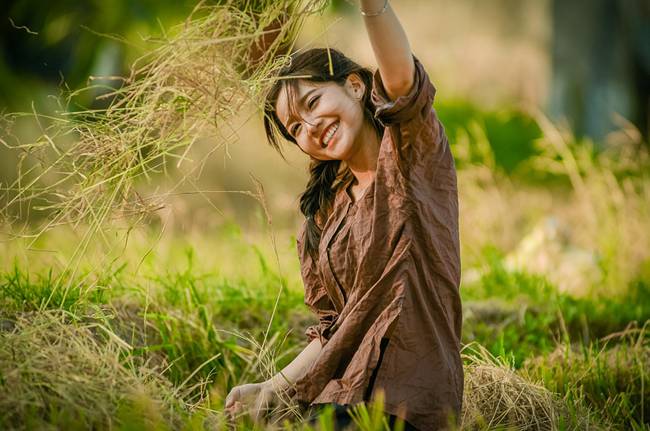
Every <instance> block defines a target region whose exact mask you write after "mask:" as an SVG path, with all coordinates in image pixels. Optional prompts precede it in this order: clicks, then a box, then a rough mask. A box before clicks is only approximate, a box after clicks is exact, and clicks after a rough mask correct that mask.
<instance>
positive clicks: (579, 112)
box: [549, 0, 650, 142]
mask: <svg viewBox="0 0 650 431" xmlns="http://www.w3.org/2000/svg"><path fill="white" fill-rule="evenodd" d="M552 17H553V30H554V31H553V35H554V38H553V82H552V87H551V97H550V106H549V110H550V114H551V116H552V117H553V118H554V119H555V120H559V119H560V118H566V119H567V120H568V121H569V124H570V126H571V127H572V129H573V131H574V132H575V133H576V134H577V135H578V136H589V137H591V138H593V139H594V140H596V141H597V142H603V140H604V138H605V136H606V135H607V133H609V132H611V131H613V130H615V129H617V128H619V127H617V126H616V125H615V124H614V122H613V121H612V113H614V112H616V113H618V114H620V115H622V116H623V117H625V118H626V119H628V120H630V121H632V122H633V123H634V124H635V125H636V126H637V127H638V128H639V129H640V131H641V133H642V134H643V136H645V137H646V140H647V136H648V126H649V123H650V111H649V108H650V106H649V105H650V1H648V0H553V12H552Z"/></svg>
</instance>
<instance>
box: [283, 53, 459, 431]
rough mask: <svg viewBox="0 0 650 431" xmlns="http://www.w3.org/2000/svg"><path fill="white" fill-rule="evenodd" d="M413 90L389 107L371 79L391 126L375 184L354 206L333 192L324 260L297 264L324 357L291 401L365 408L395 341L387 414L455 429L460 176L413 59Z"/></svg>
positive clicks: (384, 384) (344, 190) (380, 115)
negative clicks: (450, 420)
mask: <svg viewBox="0 0 650 431" xmlns="http://www.w3.org/2000/svg"><path fill="white" fill-rule="evenodd" d="M413 58H414V62H415V80H414V84H413V87H412V88H411V90H410V91H409V93H408V94H407V95H405V96H400V97H399V98H397V100H394V101H390V99H389V98H388V96H387V95H386V91H385V89H384V87H383V84H382V81H381V76H380V74H379V71H378V70H377V71H375V73H374V75H373V88H372V93H371V97H372V101H373V102H374V105H375V107H376V109H375V117H376V118H377V119H378V120H379V121H381V122H382V124H384V125H385V126H386V128H385V130H384V134H383V137H382V140H381V146H380V151H379V156H378V160H377V170H376V174H375V178H374V180H373V181H372V182H371V183H370V185H369V186H368V187H367V189H366V190H365V192H364V194H363V195H362V197H360V198H359V200H357V201H356V202H355V201H354V200H353V198H352V196H351V192H350V191H349V185H350V183H348V184H340V186H339V187H338V188H337V189H336V194H335V198H334V204H333V205H332V207H331V210H330V212H329V213H328V214H327V215H326V216H322V217H321V218H320V219H318V218H317V222H318V221H319V220H321V223H322V224H321V225H320V226H321V227H322V236H321V241H320V246H319V250H318V253H317V256H311V255H309V253H307V252H306V251H305V247H304V244H305V224H303V225H302V227H301V229H300V231H299V233H298V236H297V246H298V256H299V259H300V264H301V274H302V278H303V282H304V287H305V304H306V305H307V306H308V307H309V308H310V309H311V310H312V311H313V312H314V313H315V314H316V315H317V316H318V319H319V323H318V324H317V325H313V326H310V327H309V328H307V330H306V331H305V334H306V336H307V338H308V340H310V341H311V340H313V339H315V338H319V339H320V340H321V343H322V344H323V349H322V351H321V354H320V355H319V357H318V358H317V360H316V361H315V362H314V364H313V366H312V367H311V368H310V369H309V371H308V372H307V373H306V374H305V376H303V377H302V378H301V379H299V380H298V381H296V382H295V385H294V393H293V396H294V398H295V399H297V400H298V401H301V402H303V403H309V404H311V405H315V404H321V403H337V404H356V403H358V402H362V401H364V400H363V397H364V391H365V390H366V388H367V387H368V384H369V379H370V376H371V375H372V373H373V371H374V369H375V368H376V366H377V362H378V358H379V353H380V341H381V338H382V337H387V338H390V342H389V343H388V346H387V348H386V350H385V352H384V356H383V360H382V362H381V366H380V367H379V368H378V370H377V373H376V378H375V381H374V386H373V390H372V395H373V396H374V395H376V393H377V391H379V390H383V391H384V396H385V411H386V412H387V413H390V414H394V415H397V416H399V417H402V418H403V419H404V420H406V421H408V422H410V423H411V424H413V425H414V426H415V427H417V428H418V429H420V430H437V429H444V428H446V427H447V425H448V421H447V417H448V414H449V413H452V414H454V415H455V418H456V420H458V419H459V416H460V410H461V403H462V396H463V367H462V362H461V358H460V335H461V322H462V315H461V301H460V295H459V284H460V252H459V237H458V192H457V184H456V170H455V166H454V160H453V157H452V154H451V151H450V148H449V143H448V140H447V136H446V135H445V132H444V128H443V126H442V124H441V123H440V122H439V120H438V117H437V115H436V113H435V110H434V109H433V108H432V104H433V99H434V95H435V92H436V90H435V88H434V86H433V85H432V83H431V82H430V80H429V77H428V75H427V73H426V71H425V70H424V68H423V66H422V64H421V63H420V62H419V60H418V59H417V58H416V57H413Z"/></svg>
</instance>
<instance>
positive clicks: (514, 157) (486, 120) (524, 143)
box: [436, 101, 542, 178]
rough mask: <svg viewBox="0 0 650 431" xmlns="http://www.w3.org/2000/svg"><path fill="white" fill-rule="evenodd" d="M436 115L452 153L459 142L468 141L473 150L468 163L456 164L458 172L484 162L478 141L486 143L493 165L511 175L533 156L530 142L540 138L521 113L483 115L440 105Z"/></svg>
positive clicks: (463, 106) (468, 107)
mask: <svg viewBox="0 0 650 431" xmlns="http://www.w3.org/2000/svg"><path fill="white" fill-rule="evenodd" d="M436 112H437V114H438V117H439V118H440V121H441V122H442V123H443V124H444V126H445V132H446V133H447V136H448V138H449V142H450V143H451V145H452V149H453V146H454V145H455V144H456V143H457V142H459V141H462V140H468V141H469V145H470V147H471V148H473V149H474V150H473V154H471V155H470V157H469V159H468V160H462V161H460V163H459V168H462V167H463V162H479V163H480V162H484V160H483V159H482V158H481V156H480V152H477V151H476V150H477V149H476V147H477V145H478V144H479V141H480V140H481V139H485V140H486V141H487V142H488V144H489V146H490V148H491V150H492V152H493V153H494V161H495V163H496V165H497V166H498V167H499V168H501V169H503V171H504V172H506V173H508V174H513V173H515V172H516V170H517V168H518V167H519V165H520V163H521V162H523V161H525V160H527V159H529V158H530V157H531V156H532V155H534V154H536V153H537V150H536V148H535V145H534V142H535V140H537V139H539V138H540V137H541V136H542V133H541V130H540V128H539V126H537V124H536V123H535V121H534V120H533V119H532V118H530V117H529V116H528V115H526V114H525V113H523V112H521V111H518V110H515V109H502V110H499V111H485V110H481V109H479V108H478V107H476V106H475V105H472V104H470V103H469V102H466V101H442V102H439V103H437V104H436ZM522 178H523V177H522Z"/></svg>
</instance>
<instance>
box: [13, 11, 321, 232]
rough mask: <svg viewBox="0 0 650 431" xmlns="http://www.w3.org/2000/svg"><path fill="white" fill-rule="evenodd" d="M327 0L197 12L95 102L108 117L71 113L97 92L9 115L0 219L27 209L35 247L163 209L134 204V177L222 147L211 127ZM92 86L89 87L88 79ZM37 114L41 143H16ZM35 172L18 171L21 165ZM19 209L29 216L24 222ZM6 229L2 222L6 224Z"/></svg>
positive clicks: (140, 200)
mask: <svg viewBox="0 0 650 431" xmlns="http://www.w3.org/2000/svg"><path fill="white" fill-rule="evenodd" d="M325 4H326V2H325V1H323V0H285V1H277V0H243V1H242V0H239V1H233V0H226V1H223V2H221V4H219V5H210V6H208V5H204V4H199V5H198V6H197V7H196V8H195V9H194V10H193V12H192V14H191V15H190V17H188V19H187V20H186V21H185V22H184V23H183V24H182V25H179V26H178V27H177V28H174V29H173V30H172V32H171V34H173V36H170V35H168V34H163V37H162V38H160V39H157V40H152V42H154V43H155V44H156V45H155V46H156V47H155V49H153V50H151V51H150V52H148V53H147V54H146V55H144V56H143V57H141V58H139V59H138V60H137V61H136V62H135V63H134V65H133V66H132V69H131V74H130V75H129V76H128V77H126V78H115V77H110V79H120V80H121V81H122V85H121V87H120V88H118V89H111V90H110V91H109V92H108V93H105V94H104V95H102V96H100V98H102V99H106V100H107V101H108V103H109V104H108V107H107V108H105V109H85V110H81V111H76V112H72V111H71V110H70V109H69V108H70V107H71V106H73V103H74V100H75V97H77V96H78V95H79V94H80V93H82V92H87V91H97V90H98V87H101V86H99V85H95V86H89V87H86V88H83V89H81V90H77V91H73V92H69V93H68V94H66V95H65V96H63V97H61V98H60V99H59V104H60V107H61V109H60V111H58V112H57V113H56V114H54V115H51V116H46V115H41V114H39V113H37V112H35V111H34V112H32V113H19V114H10V115H6V116H5V117H4V118H3V120H4V123H5V124H4V127H3V129H4V131H5V132H4V133H2V136H0V142H1V143H2V144H4V145H5V146H7V147H10V148H13V149H17V150H19V151H20V157H19V163H18V178H17V179H16V181H14V182H13V184H9V185H2V188H1V198H0V199H1V200H2V203H1V204H0V209H1V212H0V213H1V214H2V216H3V218H5V222H12V223H16V222H21V223H22V222H23V221H25V220H26V219H27V216H29V212H31V211H32V210H36V211H41V212H42V214H43V215H44V216H45V217H44V220H45V222H44V223H41V224H40V225H39V226H38V229H37V230H36V231H35V232H33V233H32V232H29V230H23V232H22V235H23V236H32V237H33V238H34V239H36V238H38V237H39V236H40V235H41V234H42V233H43V232H46V231H47V230H49V229H51V228H53V227H55V226H57V225H62V224H69V225H73V226H75V227H76V226H78V225H80V224H82V223H85V224H87V225H88V226H89V227H90V229H89V231H90V232H91V233H92V234H94V233H97V232H102V227H104V226H106V225H108V224H110V223H109V222H110V221H111V220H114V219H116V218H118V217H133V216H136V218H137V217H142V216H144V215H146V214H149V213H151V212H152V211H155V210H156V209H159V208H160V207H161V206H162V205H163V203H162V202H161V200H160V198H157V199H156V198H155V197H153V196H151V197H141V196H140V195H139V194H138V193H137V191H136V189H135V187H134V186H135V182H136V180H137V179H138V178H139V177H146V178H147V179H149V178H150V177H151V176H152V175H157V174H161V173H165V174H166V173H167V166H168V164H169V162H170V161H175V162H176V166H177V167H178V166H180V165H181V163H182V162H183V160H185V158H186V155H187V153H188V151H189V150H190V148H191V147H192V145H193V144H194V143H195V142H196V140H197V139H198V138H199V137H206V136H209V137H211V138H213V139H215V141H216V146H223V145H227V144H228V139H232V138H228V137H225V136H223V135H220V134H219V132H218V127H219V126H220V125H221V124H223V123H224V122H227V121H229V119H230V118H232V116H233V115H234V114H235V113H237V112H239V111H240V110H241V109H242V108H243V107H244V106H245V105H247V104H249V103H258V102H257V101H259V100H261V99H262V98H261V97H259V96H260V94H262V93H263V92H264V91H265V89H266V88H267V86H268V85H270V84H271V83H272V78H271V77H272V76H273V74H274V72H275V71H276V70H277V69H278V68H279V67H280V66H281V65H282V63H283V62H284V61H286V59H287V57H286V56H283V55H281V54H283V53H285V52H287V50H289V49H290V48H291V45H292V44H293V42H294V40H295V37H296V35H297V33H298V31H299V29H300V27H301V25H302V23H303V22H304V18H305V17H306V16H308V15H309V14H313V13H316V12H318V11H320V10H322V9H323V7H324V6H325ZM92 81H93V79H91V82H92ZM25 116H29V117H33V118H34V119H35V120H36V122H37V124H38V127H40V130H41V132H42V133H41V135H40V137H39V138H38V139H36V140H35V141H34V142H32V143H23V142H20V140H19V139H17V138H15V137H12V135H11V125H12V124H13V122H14V121H15V120H16V119H18V118H19V117H25ZM28 156H29V157H30V158H33V160H37V161H38V163H35V164H33V165H32V166H30V167H25V166H24V160H25V159H26V158H27V157H28ZM25 211H27V214H26V213H25ZM5 224H7V223H5Z"/></svg>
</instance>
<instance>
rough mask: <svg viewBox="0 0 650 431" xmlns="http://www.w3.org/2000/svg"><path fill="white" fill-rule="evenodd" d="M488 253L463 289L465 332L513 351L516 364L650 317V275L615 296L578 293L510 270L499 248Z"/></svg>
mask: <svg viewBox="0 0 650 431" xmlns="http://www.w3.org/2000/svg"><path fill="white" fill-rule="evenodd" d="M485 256H486V261H487V263H488V270H487V271H486V272H485V273H484V274H483V276H482V277H481V279H480V280H479V281H478V282H477V283H476V284H474V285H469V286H463V289H462V290H461V294H462V296H463V302H464V303H465V305H466V308H468V309H469V313H466V314H469V317H467V316H466V320H465V322H464V326H463V337H464V340H465V342H469V341H474V340H476V341H479V342H481V343H482V344H484V345H485V346H486V347H487V348H488V349H489V350H490V352H491V353H493V354H495V355H501V356H504V355H512V357H513V360H514V365H515V366H517V367H519V366H521V364H522V363H523V361H524V360H525V359H526V358H528V357H530V356H531V355H536V354H540V353H544V352H550V351H552V350H553V349H555V347H556V345H557V344H558V343H560V342H569V341H579V342H581V343H582V344H584V345H589V343H591V342H594V341H597V340H598V338H600V337H604V336H606V335H608V334H610V333H613V332H616V331H620V330H623V329H624V328H625V327H626V326H627V325H629V324H630V322H637V323H638V324H641V325H642V324H644V323H645V322H646V321H649V320H650V289H648V282H647V280H646V281H643V280H638V281H635V282H634V283H632V285H631V286H630V287H629V288H628V289H626V290H624V291H622V292H621V293H620V294H619V295H617V296H613V297H612V296H607V297H605V296H599V295H596V294H594V295H591V296H589V297H583V298H576V297H573V296H571V295H570V294H567V293H562V292H560V291H558V289H557V288H556V287H555V286H553V285H552V284H551V283H549V282H548V281H547V280H546V279H545V278H544V277H543V276H539V275H532V274H528V273H526V272H520V271H508V270H506V269H505V267H504V265H503V259H502V256H500V255H499V254H498V253H497V252H496V251H495V250H492V249H488V250H486V253H485ZM488 299H489V301H488V302H485V300H488ZM477 303H478V304H480V305H481V306H477V305H476V304H477Z"/></svg>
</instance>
